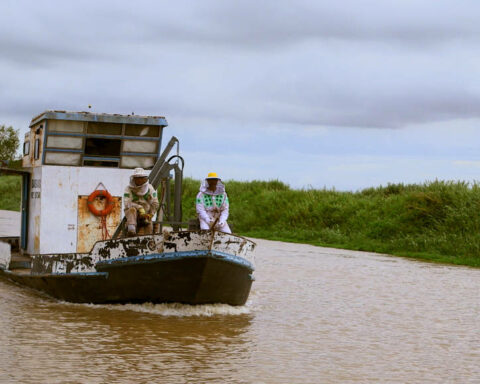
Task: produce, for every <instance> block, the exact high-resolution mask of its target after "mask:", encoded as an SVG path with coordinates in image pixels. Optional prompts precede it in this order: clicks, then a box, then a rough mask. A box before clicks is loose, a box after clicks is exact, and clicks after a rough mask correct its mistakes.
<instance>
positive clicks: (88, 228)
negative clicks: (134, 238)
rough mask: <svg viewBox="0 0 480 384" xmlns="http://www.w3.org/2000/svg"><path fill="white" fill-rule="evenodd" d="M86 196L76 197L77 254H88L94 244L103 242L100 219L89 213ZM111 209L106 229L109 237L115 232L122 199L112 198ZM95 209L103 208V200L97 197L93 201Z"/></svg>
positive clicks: (118, 221)
mask: <svg viewBox="0 0 480 384" xmlns="http://www.w3.org/2000/svg"><path fill="white" fill-rule="evenodd" d="M87 199H88V196H79V197H78V213H77V228H78V231H77V252H89V251H90V250H91V249H92V246H93V245H94V244H95V242H97V241H99V240H103V238H102V225H101V218H100V217H98V216H95V215H94V214H93V213H91V212H90V210H89V209H88V205H87ZM113 201H114V205H113V209H112V211H111V212H110V214H109V215H108V216H107V229H108V232H109V234H110V236H111V235H113V233H114V232H115V229H116V228H117V226H118V224H120V219H121V209H122V198H121V197H117V196H113ZM93 205H94V207H95V208H97V209H99V210H101V209H103V208H104V206H105V198H103V197H97V198H96V199H95V200H94V201H93Z"/></svg>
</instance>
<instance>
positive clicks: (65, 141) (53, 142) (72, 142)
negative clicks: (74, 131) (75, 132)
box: [47, 136, 83, 149]
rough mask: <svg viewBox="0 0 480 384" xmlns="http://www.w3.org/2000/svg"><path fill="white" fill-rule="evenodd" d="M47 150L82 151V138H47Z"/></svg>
mask: <svg viewBox="0 0 480 384" xmlns="http://www.w3.org/2000/svg"><path fill="white" fill-rule="evenodd" d="M47 147H48V148H68V149H82V147H83V138H82V137H72V136H48V138H47Z"/></svg>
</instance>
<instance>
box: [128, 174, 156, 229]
mask: <svg viewBox="0 0 480 384" xmlns="http://www.w3.org/2000/svg"><path fill="white" fill-rule="evenodd" d="M123 201H124V206H125V210H124V212H125V217H126V218H127V234H128V236H135V235H136V234H137V229H138V227H145V231H144V233H145V234H146V235H149V234H152V232H153V224H152V217H153V215H155V213H156V212H157V209H158V206H159V204H158V198H157V191H156V190H155V189H154V188H153V186H152V185H151V184H150V183H149V182H148V173H147V171H145V170H144V169H143V168H135V169H134V170H133V175H132V176H130V184H129V185H128V187H127V188H125V193H124V194H123Z"/></svg>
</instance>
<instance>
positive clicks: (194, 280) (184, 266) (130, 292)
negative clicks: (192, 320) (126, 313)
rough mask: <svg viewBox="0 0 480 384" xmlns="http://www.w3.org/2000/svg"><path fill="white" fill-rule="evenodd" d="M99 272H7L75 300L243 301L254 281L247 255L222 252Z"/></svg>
mask: <svg viewBox="0 0 480 384" xmlns="http://www.w3.org/2000/svg"><path fill="white" fill-rule="evenodd" d="M95 268H96V272H90V273H65V274H42V275H25V274H19V273H15V272H9V271H2V272H3V275H4V276H6V277H8V278H9V279H10V280H13V281H15V282H17V283H20V284H23V285H26V286H29V287H31V288H34V289H36V290H39V291H42V292H44V293H46V294H48V295H50V296H52V297H54V298H57V299H59V300H64V301H69V302H74V303H94V304H105V303H144V302H151V303H169V302H178V303H185V304H210V303H224V304H230V305H243V304H245V302H246V301H247V298H248V295H249V293H250V288H251V285H252V281H253V276H252V273H253V266H252V265H251V264H250V263H249V262H248V261H246V260H245V259H243V258H241V257H238V256H233V255H229V254H225V253H222V252H217V251H190V252H173V253H162V254H150V255H144V256H136V257H126V258H121V259H113V260H108V261H102V262H99V263H97V265H96V266H95Z"/></svg>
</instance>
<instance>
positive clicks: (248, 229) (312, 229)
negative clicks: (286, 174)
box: [0, 176, 480, 267]
mask: <svg viewBox="0 0 480 384" xmlns="http://www.w3.org/2000/svg"><path fill="white" fill-rule="evenodd" d="M225 184H226V187H227V192H228V195H229V199H230V218H229V222H231V223H233V224H234V229H235V232H236V233H239V234H242V235H245V236H250V237H257V238H263V239H271V240H282V241H290V242H298V243H308V244H314V245H322V246H329V247H336V248H345V249H353V250H362V251H372V252H381V253H388V254H392V255H398V256H403V257H411V258H415V259H422V260H429V261H434V262H442V263H449V264H460V265H469V266H474V267H480V185H478V184H469V183H465V182H448V181H435V182H428V183H424V184H410V185H404V184H390V185H388V186H386V187H379V188H368V189H365V190H363V191H359V192H355V193H353V192H337V191H334V190H326V189H323V190H314V189H308V190H294V189H291V188H290V187H289V186H288V185H286V184H284V183H282V182H280V181H277V180H274V181H251V182H238V181H233V180H231V181H227V182H225ZM199 185H200V181H198V180H192V179H189V178H187V179H185V180H184V183H183V217H184V220H186V219H189V218H193V217H195V216H196V213H195V196H196V194H197V193H198V187H199ZM0 209H9V210H17V211H18V210H19V209H20V177H18V176H4V177H2V178H0Z"/></svg>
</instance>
